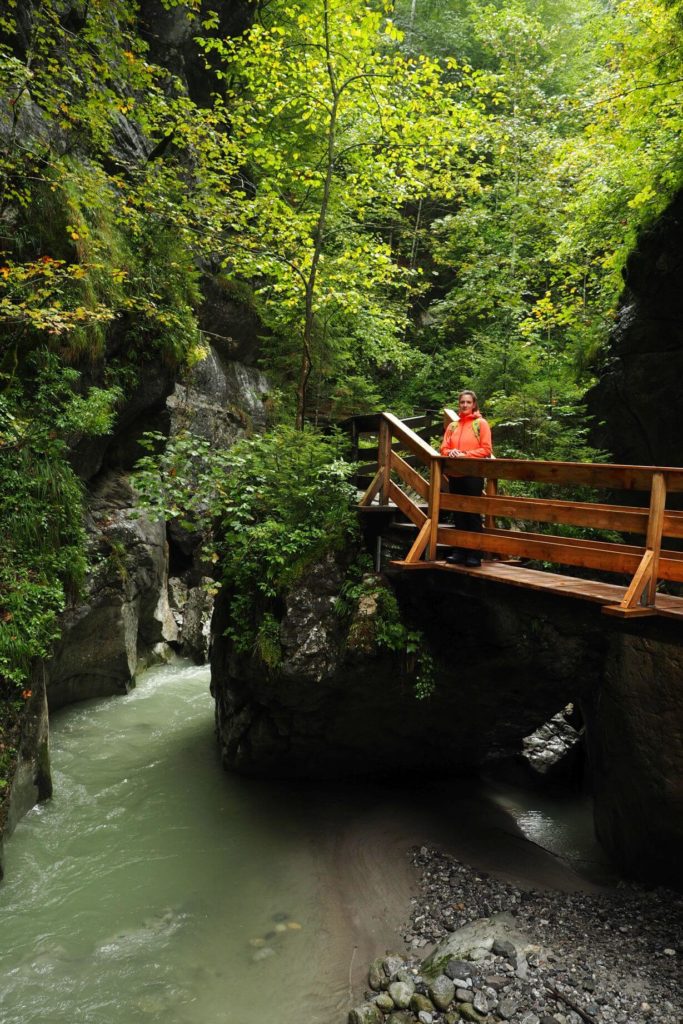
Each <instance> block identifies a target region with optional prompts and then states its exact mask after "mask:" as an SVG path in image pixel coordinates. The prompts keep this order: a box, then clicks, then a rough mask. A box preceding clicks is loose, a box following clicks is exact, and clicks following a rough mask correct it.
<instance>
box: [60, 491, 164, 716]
mask: <svg viewBox="0 0 683 1024" xmlns="http://www.w3.org/2000/svg"><path fill="white" fill-rule="evenodd" d="M88 532H89V537H90V545H91V556H92V560H93V571H92V573H91V575H90V577H89V579H88V581H87V584H86V595H85V598H84V600H83V601H82V602H81V603H79V604H78V605H77V606H76V607H75V608H72V609H71V610H69V611H68V612H67V613H66V614H65V616H64V618H63V625H62V637H61V639H60V641H59V643H58V644H57V645H56V648H55V654H54V658H53V659H52V661H51V663H50V670H49V671H50V683H49V688H48V696H49V704H50V708H51V709H54V708H56V707H60V706H61V705H63V704H69V703H72V702H73V701H77V700H83V699H85V698H89V697H100V696H106V695H109V694H113V693H125V692H126V691H127V690H128V688H129V687H130V685H131V684H132V681H133V678H134V676H135V671H136V668H137V665H138V658H139V657H140V656H143V655H144V656H147V655H148V653H149V652H150V651H151V650H153V648H154V647H155V646H156V645H157V644H162V643H167V642H171V641H175V640H176V639H177V628H176V625H175V622H174V620H173V617H172V615H171V612H170V608H169V605H168V597H167V587H166V584H167V579H166V574H167V545H166V528H165V525H164V523H162V522H151V521H150V520H149V519H147V518H146V517H145V516H144V515H139V514H138V513H137V512H136V511H135V498H134V495H133V491H132V489H131V486H130V483H129V482H128V478H127V477H126V476H125V474H114V473H112V474H108V475H107V476H105V477H104V478H103V479H102V480H100V481H99V482H98V485H97V487H96V488H95V490H94V492H93V494H92V497H91V502H90V517H89V522H88Z"/></svg>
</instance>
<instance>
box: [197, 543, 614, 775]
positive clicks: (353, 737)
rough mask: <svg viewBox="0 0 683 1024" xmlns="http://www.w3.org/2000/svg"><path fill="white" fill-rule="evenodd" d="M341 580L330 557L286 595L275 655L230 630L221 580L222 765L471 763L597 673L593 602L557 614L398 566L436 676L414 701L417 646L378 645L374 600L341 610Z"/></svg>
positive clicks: (309, 768) (404, 599)
mask: <svg viewBox="0 0 683 1024" xmlns="http://www.w3.org/2000/svg"><path fill="white" fill-rule="evenodd" d="M406 577H409V579H406ZM343 578H344V572H343V566H340V565H339V563H338V562H337V561H335V560H334V559H333V558H332V556H328V557H327V559H325V560H323V561H322V562H320V563H318V564H316V565H314V566H312V567H311V568H310V569H309V570H308V571H307V572H306V573H305V574H304V575H303V576H302V577H301V578H300V579H299V581H298V583H297V584H296V585H295V586H293V587H292V588H291V589H290V591H289V592H288V593H287V594H286V595H285V597H284V600H283V603H282V617H281V620H280V623H279V643H280V658H279V661H278V663H277V665H275V666H274V667H272V666H271V667H268V666H267V665H265V664H264V663H263V662H262V661H261V660H260V658H259V656H258V653H257V652H256V651H253V652H250V653H249V654H243V653H238V652H237V651H236V650H235V647H234V645H233V644H232V643H231V641H230V640H229V638H227V637H226V636H225V635H224V632H225V627H226V625H227V623H228V621H229V615H230V595H229V593H227V592H224V591H221V593H220V595H219V598H218V602H217V606H216V610H215V612H214V621H213V641H212V654H211V664H212V687H213V692H214V696H215V698H216V716H217V726H218V735H219V740H220V744H221V749H222V754H223V759H224V762H225V763H226V765H228V766H230V767H233V768H236V769H238V770H240V771H243V772H245V773H250V774H268V773H275V772H277V773H278V774H279V775H293V776H296V775H308V776H311V777H320V776H335V775H336V776H353V775H363V774H376V775H377V774H386V775H389V774H395V773H396V772H408V771H416V770H417V771H439V772H444V771H448V770H452V769H460V770H473V769H474V768H476V766H477V765H480V764H482V763H483V762H484V761H486V760H488V759H494V758H498V757H505V756H509V755H511V754H513V753H517V752H518V751H519V750H520V748H521V743H522V739H523V738H524V737H525V736H527V735H529V733H531V732H532V731H533V730H534V729H535V728H537V727H538V726H540V725H541V724H542V723H543V722H545V721H547V720H548V719H549V718H550V717H551V716H552V715H553V714H554V713H556V712H557V711H558V710H560V708H562V707H564V706H565V705H566V703H568V701H569V700H571V699H575V698H577V697H578V696H579V695H580V694H582V693H583V692H585V690H586V689H587V688H590V687H591V686H596V685H597V684H598V681H599V674H600V669H601V665H602V656H601V651H602V650H603V649H604V641H603V640H602V639H601V627H602V625H603V623H602V622H599V623H596V624H595V625H594V629H593V633H592V635H591V632H590V630H588V629H587V628H586V622H587V620H588V619H590V616H591V614H592V616H593V619H595V617H596V615H599V613H598V612H597V610H596V609H594V608H591V609H587V608H585V607H584V606H583V605H579V603H578V602H574V603H571V604H568V603H567V602H566V600H565V601H562V599H560V600H559V603H558V608H557V609H555V613H554V614H553V613H552V612H551V611H549V609H548V602H547V600H546V599H544V598H542V597H540V598H539V596H538V595H535V594H531V593H529V594H524V596H523V597H521V596H520V592H519V591H516V592H515V597H516V599H515V601H514V603H512V602H511V601H510V600H509V595H508V594H506V593H504V592H503V591H502V590H501V589H500V588H497V587H496V586H495V585H494V586H491V585H488V586H487V585H484V586H476V584H475V586H474V587H473V588H468V590H467V593H458V592H457V591H455V592H454V590H453V586H452V585H451V586H450V588H449V586H448V585H447V584H444V579H450V578H451V577H450V574H449V575H448V577H446V576H445V574H438V573H435V574H426V573H424V574H423V573H420V574H418V573H410V574H407V573H406V574H403V576H402V577H398V578H397V579H396V581H395V587H396V592H397V594H398V595H399V598H400V600H401V606H402V611H403V615H404V617H405V621H406V622H408V623H410V625H411V627H412V628H419V629H421V630H423V632H424V635H425V644H424V655H426V656H427V657H428V658H431V659H432V663H433V672H434V681H435V684H436V685H435V691H434V693H433V695H432V696H431V697H430V698H428V699H424V700H419V699H417V698H416V694H415V680H416V674H417V671H418V670H419V660H418V662H416V659H415V654H414V653H408V654H406V652H405V651H391V650H389V649H387V648H386V647H385V646H383V645H382V642H381V638H382V635H383V634H384V635H386V632H387V630H386V628H385V627H386V625H387V624H386V623H384V624H383V623H382V622H381V618H382V612H381V610H380V609H381V606H382V602H381V601H379V602H378V601H374V602H373V601H372V595H371V594H365V595H364V596H363V597H362V598H361V599H360V601H359V603H358V607H357V608H356V611H355V614H354V615H353V616H352V617H351V619H350V620H349V619H344V617H342V616H340V615H339V614H338V612H337V610H336V600H337V598H338V596H339V594H340V590H341V586H342V582H343ZM466 582H467V581H466ZM387 585H388V584H387V582H386V581H382V580H378V581H377V587H378V588H380V589H381V588H382V587H386V586H387ZM422 664H423V667H424V656H423V662H422Z"/></svg>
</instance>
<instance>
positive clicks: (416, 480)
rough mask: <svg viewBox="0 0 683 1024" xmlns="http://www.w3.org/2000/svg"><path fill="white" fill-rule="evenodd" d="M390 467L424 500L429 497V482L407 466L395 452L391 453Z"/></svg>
mask: <svg viewBox="0 0 683 1024" xmlns="http://www.w3.org/2000/svg"><path fill="white" fill-rule="evenodd" d="M391 468H392V469H393V470H394V472H395V473H398V475H399V476H400V478H401V480H402V481H403V483H404V484H408V487H410V488H411V489H412V490H413V491H415V493H416V494H419V495H420V497H421V498H423V499H424V500H425V501H427V500H428V499H429V484H428V483H427V481H426V480H425V478H424V477H423V476H420V474H419V473H418V472H417V471H416V470H414V469H413V467H412V466H409V465H408V463H407V462H406V461H405V459H402V458H401V456H400V455H397V454H396V452H392V453H391Z"/></svg>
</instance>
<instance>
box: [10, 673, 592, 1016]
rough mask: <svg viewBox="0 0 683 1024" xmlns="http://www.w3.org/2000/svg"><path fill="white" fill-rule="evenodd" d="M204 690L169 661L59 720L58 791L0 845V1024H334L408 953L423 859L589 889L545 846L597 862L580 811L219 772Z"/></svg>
mask: <svg viewBox="0 0 683 1024" xmlns="http://www.w3.org/2000/svg"><path fill="white" fill-rule="evenodd" d="M208 686H209V673H208V669H206V668H196V667H194V666H189V665H187V664H184V663H177V664H175V665H171V666H163V667H159V668H155V669H152V670H151V671H149V672H147V673H146V674H145V675H144V676H143V677H142V678H141V679H140V680H139V682H138V686H137V687H136V689H134V690H133V691H132V692H131V693H130V694H129V695H128V696H126V697H115V698H110V699H106V700H98V701H92V702H88V703H85V704H81V705H77V706H75V707H72V708H68V709H64V710H63V711H60V712H58V713H57V714H56V715H55V716H54V718H53V721H52V726H51V729H52V731H51V748H52V765H53V777H54V790H55V796H54V798H53V799H52V800H51V801H49V802H48V803H45V804H43V805H41V806H39V807H36V808H34V809H33V810H32V811H31V812H30V813H29V814H28V815H27V816H26V818H24V819H23V820H22V821H21V822H20V823H19V826H18V827H17V830H16V832H15V833H14V835H13V836H12V838H11V840H10V841H9V842H8V843H7V844H6V850H5V867H6V878H5V881H4V882H3V883H2V885H1V886H0V980H1V987H0V1021H1V1022H2V1024H138V1022H140V1024H142V1022H149V1024H156V1022H159V1024H161V1022H162V1021H163V1022H164V1024H270V1022H272V1024H336V1022H340V1024H341V1022H343V1021H344V1020H345V1019H346V1014H347V1011H348V1008H349V1006H350V1005H353V1004H354V996H357V995H358V994H359V993H360V992H362V989H363V983H364V976H365V972H366V970H367V964H368V962H369V960H370V959H371V958H372V957H374V956H377V955H380V954H382V953H384V952H385V951H386V950H387V949H390V948H397V947H398V948H399V950H400V949H401V948H402V946H401V943H400V939H399V938H398V937H399V936H400V934H401V933H402V931H403V929H402V927H401V924H402V922H403V921H405V918H406V915H407V913H408V910H409V900H410V895H411V892H412V875H411V871H410V867H409V861H408V857H407V856H406V853H407V851H408V849H409V848H410V847H411V846H412V845H414V844H417V845H420V844H421V843H428V842H431V843H436V844H437V845H441V846H442V847H445V848H447V849H450V850H452V852H454V853H455V854H456V855H457V856H460V857H461V858H462V859H463V860H467V861H469V862H470V863H472V864H473V865H475V866H476V867H477V868H481V869H487V870H490V871H493V872H496V873H498V874H499V875H501V876H502V877H504V878H507V879H511V880H513V881H517V882H519V883H520V884H528V885H530V886H538V885H548V886H551V887H552V886H557V887H560V888H576V887H583V886H584V885H585V882H584V881H583V880H582V879H581V878H579V877H578V876H577V875H576V874H575V873H574V871H572V870H571V869H570V868H569V867H567V865H566V863H565V861H566V858H564V859H563V858H558V857H557V856H553V855H552V853H551V854H550V855H549V854H548V853H546V852H545V851H544V849H543V847H544V846H546V847H548V848H550V849H551V851H552V848H553V845H558V844H559V846H561V847H562V848H563V849H565V850H567V849H569V850H571V853H572V857H574V859H575V860H576V862H577V863H576V865H575V866H576V867H577V868H578V869H579V870H580V869H581V862H582V860H587V859H589V858H590V857H592V856H593V847H592V845H591V844H592V837H591V835H590V829H589V828H587V822H589V821H590V811H589V808H588V807H587V805H586V804H585V801H581V800H570V801H566V802H565V803H564V806H563V808H562V809H561V813H559V815H558V810H557V806H555V805H553V803H552V801H543V800H542V799H541V798H540V797H538V796H537V795H529V794H528V793H524V792H523V791H522V790H520V789H518V788H515V787H514V786H508V785H503V784H501V783H500V782H496V783H493V782H487V783H477V782H476V781H473V780H464V781H453V780H444V781H443V782H442V783H440V784H439V783H436V782H434V781H433V780H432V781H427V782H421V781H419V780H417V781H415V782H414V783H412V784H410V783H408V782H407V781H406V780H397V784H396V785H395V786H394V787H393V788H391V787H389V786H386V785H384V786H382V785H379V784H376V785H368V784H364V783H360V782H359V783H350V784H347V785H338V786H330V785H323V784H320V785H318V786H313V785H312V786H305V785H300V786H297V785H293V784H284V783H282V784H278V783H277V782H269V783H265V782H254V781H249V780H244V779H241V778H239V777H236V776H231V775H229V774H227V773H226V772H224V771H223V770H222V768H221V766H220V763H219V760H218V755H217V748H216V743H215V738H214V734H213V702H212V700H211V698H210V696H209V692H208ZM518 826H519V827H518ZM525 835H526V837H527V838H525ZM527 839H531V840H532V841H531V842H529V841H527ZM570 859H571V858H570Z"/></svg>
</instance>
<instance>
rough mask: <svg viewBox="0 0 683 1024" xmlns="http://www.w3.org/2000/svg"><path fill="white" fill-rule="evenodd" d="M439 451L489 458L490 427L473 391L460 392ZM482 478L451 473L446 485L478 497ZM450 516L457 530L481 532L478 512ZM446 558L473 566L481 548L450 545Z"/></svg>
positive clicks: (478, 561)
mask: <svg viewBox="0 0 683 1024" xmlns="http://www.w3.org/2000/svg"><path fill="white" fill-rule="evenodd" d="M441 454H442V455H444V456H447V457H448V458H450V459H490V458H491V456H492V455H493V448H492V445H491V428H490V427H489V425H488V423H487V422H486V420H485V419H484V417H483V416H482V415H481V413H480V412H479V403H478V402H477V396H476V395H475V393H474V391H469V390H466V391H461V392H460V394H459V396H458V419H457V420H454V421H453V423H449V425H448V426H447V427H446V432H445V433H444V436H443V441H442V442H441ZM482 482H483V480H482V477H480V476H455V477H454V476H450V477H449V478H448V489H449V491H450V492H451V494H463V495H468V496H470V497H480V496H481V488H482ZM453 519H454V526H455V528H456V530H468V531H470V532H471V533H481V530H482V521H481V516H480V515H479V513H478V512H455V513H454V514H453ZM446 561H447V562H450V563H451V565H458V564H459V563H463V564H464V565H467V566H470V567H472V568H474V567H476V566H480V565H481V552H480V551H464V550H463V549H461V548H453V550H452V551H451V553H450V554H449V555H448V556H447V557H446Z"/></svg>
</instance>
